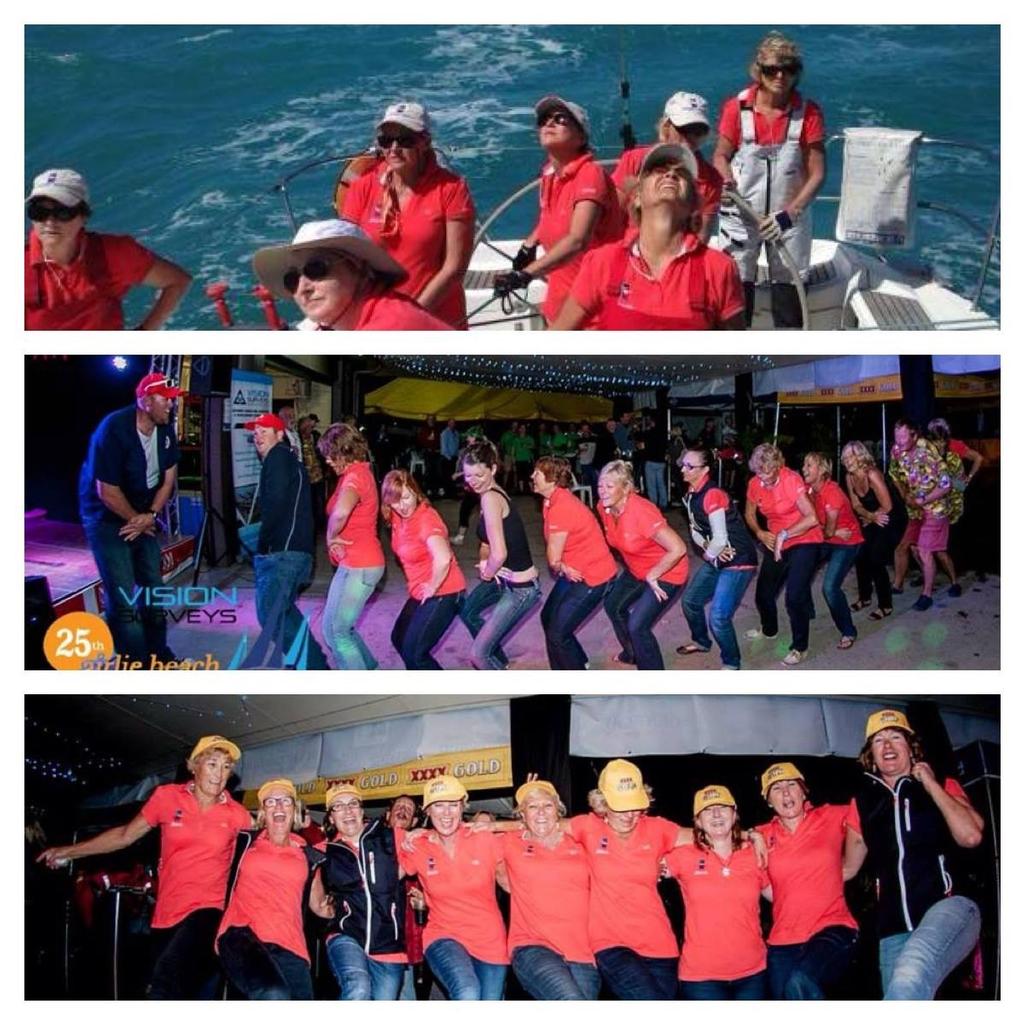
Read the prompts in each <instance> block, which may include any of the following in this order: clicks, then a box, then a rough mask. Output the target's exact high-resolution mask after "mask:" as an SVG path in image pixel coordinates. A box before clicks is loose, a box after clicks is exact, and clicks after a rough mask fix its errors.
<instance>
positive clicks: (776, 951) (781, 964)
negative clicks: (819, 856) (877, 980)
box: [768, 924, 857, 999]
mask: <svg viewBox="0 0 1024 1024" xmlns="http://www.w3.org/2000/svg"><path fill="white" fill-rule="evenodd" d="M856 946H857V932H856V931H855V930H854V929H853V928H846V927H844V926H843V925H840V924H834V925H830V926H829V927H828V928H822V929H821V931H820V932H815V933H814V934H813V935H812V936H811V937H810V938H809V939H808V940H807V941H806V942H794V943H792V944H790V945H785V946H769V947H768V985H769V987H770V988H771V993H772V999H824V998H825V991H824V990H825V989H826V988H828V987H829V986H831V985H835V984H836V983H837V982H839V981H840V979H841V978H842V977H843V975H844V974H845V973H846V969H847V968H848V967H849V966H850V961H851V960H852V959H853V952H854V950H855V949H856Z"/></svg>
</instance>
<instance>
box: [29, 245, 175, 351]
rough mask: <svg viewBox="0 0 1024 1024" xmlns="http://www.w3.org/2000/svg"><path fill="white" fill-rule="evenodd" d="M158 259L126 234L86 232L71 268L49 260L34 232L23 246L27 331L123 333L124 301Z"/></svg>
mask: <svg viewBox="0 0 1024 1024" xmlns="http://www.w3.org/2000/svg"><path fill="white" fill-rule="evenodd" d="M155 260H156V255H155V254H154V253H152V252H150V251H149V249H147V248H146V247H145V246H143V245H139V243H138V242H136V241H135V239H134V238H131V237H129V236H128V235H100V234H95V233H94V232H92V231H83V232H82V242H81V245H80V247H79V251H78V255H77V256H76V257H75V259H74V260H72V261H71V263H70V265H69V266H67V267H60V266H58V265H57V264H56V263H52V262H47V261H46V260H45V259H44V258H43V248H42V244H41V243H40V241H39V238H38V236H37V235H36V233H35V231H34V230H33V231H31V232H30V233H29V236H28V242H27V243H26V245H25V329H26V330H29V331H120V330H122V329H123V328H124V311H123V310H122V308H121V299H122V298H124V295H125V293H126V292H127V291H128V290H129V289H130V288H132V287H134V286H135V285H137V284H139V283H140V282H141V281H143V280H145V278H146V275H147V274H148V273H149V272H150V270H151V269H152V267H153V263H154V262H155Z"/></svg>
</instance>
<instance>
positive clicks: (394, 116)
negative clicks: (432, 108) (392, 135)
mask: <svg viewBox="0 0 1024 1024" xmlns="http://www.w3.org/2000/svg"><path fill="white" fill-rule="evenodd" d="M386 124H400V125H402V127H403V128H408V129H409V130H410V131H413V132H423V133H425V134H427V135H429V134H430V115H429V114H428V113H427V108H426V107H425V106H423V104H422V103H408V102H404V101H403V102H401V103H392V104H391V106H390V107H388V109H387V110H385V111H384V116H383V117H382V118H381V119H380V120H379V121H378V122H377V127H378V128H381V127H383V126H384V125H386Z"/></svg>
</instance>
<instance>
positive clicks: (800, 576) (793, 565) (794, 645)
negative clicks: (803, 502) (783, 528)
mask: <svg viewBox="0 0 1024 1024" xmlns="http://www.w3.org/2000/svg"><path fill="white" fill-rule="evenodd" d="M820 547H821V545H820V544H794V545H793V546H792V547H789V548H787V549H786V550H785V551H783V552H782V560H781V561H779V562H776V561H775V556H774V555H772V553H771V552H770V551H765V550H762V551H761V571H760V572H759V573H758V576H757V586H756V588H755V590H754V603H755V604H756V605H757V611H758V614H759V615H760V616H761V632H762V633H764V635H765V636H768V637H771V636H776V635H777V634H778V632H779V609H778V605H777V602H778V599H779V591H780V590H782V588H783V587H785V588H786V614H787V615H788V616H789V626H790V629H791V630H792V637H793V638H792V640H791V641H790V645H789V646H790V649H791V650H794V651H800V652H801V653H802V652H803V651H806V650H807V645H808V644H809V643H810V635H811V613H812V612H813V611H814V603H813V601H812V600H811V580H812V578H813V577H814V570H815V569H817V567H818V555H819V554H820Z"/></svg>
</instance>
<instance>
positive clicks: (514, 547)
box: [476, 487, 533, 572]
mask: <svg viewBox="0 0 1024 1024" xmlns="http://www.w3.org/2000/svg"><path fill="white" fill-rule="evenodd" d="M492 490H495V491H497V492H498V493H499V494H500V495H501V496H502V497H503V498H504V499H505V504H506V505H508V515H507V516H505V518H504V519H503V520H502V526H503V527H504V530H505V549H506V551H507V552H508V554H507V555H506V557H505V565H504V568H506V569H511V570H512V571H513V572H522V571H523V570H524V569H532V568H533V556H532V555H531V554H530V544H529V542H528V541H527V539H526V528H525V527H524V526H523V520H522V519H521V518H520V516H519V513H518V512H517V511H516V507H515V505H513V504H512V502H511V500H510V499H509V496H508V495H507V494H506V493H505V492H504V491H503V490H502V489H501V488H500V487H494V488H492ZM476 535H477V537H479V538H480V542H481V543H482V544H487V543H488V540H487V524H486V523H485V522H484V517H483V515H482V514H481V516H480V518H479V520H478V521H477V524H476Z"/></svg>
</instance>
